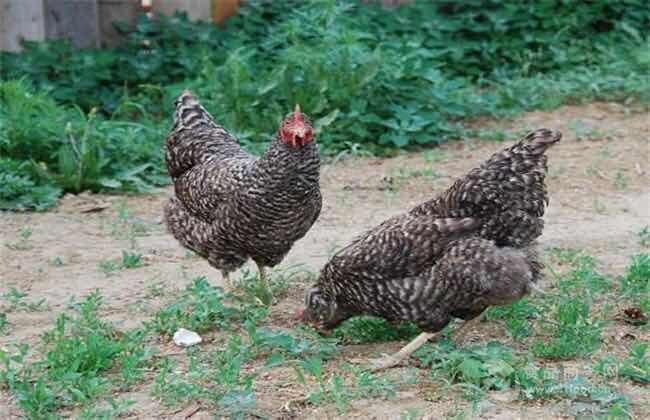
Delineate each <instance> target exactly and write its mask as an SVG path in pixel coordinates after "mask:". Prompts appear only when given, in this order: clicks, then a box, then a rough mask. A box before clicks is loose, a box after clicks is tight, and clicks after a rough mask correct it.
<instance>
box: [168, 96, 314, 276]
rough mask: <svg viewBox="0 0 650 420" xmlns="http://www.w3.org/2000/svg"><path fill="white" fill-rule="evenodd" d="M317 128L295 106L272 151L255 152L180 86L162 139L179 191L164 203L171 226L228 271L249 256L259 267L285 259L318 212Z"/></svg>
mask: <svg viewBox="0 0 650 420" xmlns="http://www.w3.org/2000/svg"><path fill="white" fill-rule="evenodd" d="M313 135H314V133H313V129H312V127H311V125H310V123H309V120H308V119H307V117H306V116H305V115H304V114H302V113H301V112H300V110H299V108H297V109H296V111H294V112H292V113H291V114H289V115H287V117H286V118H285V119H284V121H283V122H282V123H281V125H280V127H279V129H278V132H277V133H276V134H275V135H274V137H273V139H272V141H271V144H270V145H269V147H268V149H267V151H266V152H265V153H264V154H263V155H262V156H260V157H256V156H252V155H250V154H249V153H247V152H246V151H245V150H243V149H242V148H241V146H240V145H239V143H238V141H237V139H236V138H235V137H234V136H233V135H232V134H230V133H229V132H228V131H226V129H225V128H223V127H221V126H220V125H218V124H216V123H215V122H214V120H213V119H212V117H211V116H210V114H208V112H207V111H206V110H205V109H204V108H203V107H202V106H201V105H200V103H199V102H198V100H197V99H196V98H195V97H194V96H193V95H192V94H191V93H190V92H188V91H185V92H183V93H182V94H181V95H180V97H179V98H178V99H177V101H176V112H175V118H174V126H173V127H172V130H171V132H170V134H169V136H168V138H167V141H166V147H165V159H166V164H167V168H168V170H169V174H170V176H171V178H172V180H173V182H174V191H175V196H174V197H172V198H171V199H170V201H169V202H168V203H167V205H166V206H165V209H164V219H165V221H166V224H167V227H168V229H169V231H170V232H171V233H172V235H173V236H174V237H175V238H176V239H177V240H178V241H179V242H180V243H181V244H182V245H183V246H185V247H187V248H189V249H191V250H192V251H194V252H196V253H197V254H199V255H200V256H202V257H204V258H206V259H207V260H208V262H209V263H210V264H211V265H212V266H213V267H215V268H217V269H219V270H222V272H223V273H224V275H227V274H228V273H229V272H231V271H233V270H235V269H237V268H239V267H240V266H241V265H242V264H244V262H246V261H247V260H248V259H249V258H251V259H253V260H254V261H255V262H256V263H257V264H258V265H259V266H260V267H263V266H270V267H272V266H274V265H276V264H278V263H280V262H281V261H282V259H283V258H284V257H285V256H286V254H287V253H288V252H289V250H290V249H291V247H292V246H293V244H294V242H296V241H297V240H299V239H300V238H302V237H303V236H304V235H305V234H306V233H307V231H308V230H309V229H310V228H311V226H312V225H313V224H314V222H315V221H316V219H317V218H318V216H319V214H320V210H321V204H322V199H321V193H320V187H319V169H320V161H319V154H318V145H317V144H316V141H315V139H314V138H313Z"/></svg>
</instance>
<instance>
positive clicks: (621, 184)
mask: <svg viewBox="0 0 650 420" xmlns="http://www.w3.org/2000/svg"><path fill="white" fill-rule="evenodd" d="M614 187H615V188H616V189H617V190H619V191H623V190H625V189H626V188H627V178H626V177H625V174H623V172H621V171H617V172H616V176H615V177H614Z"/></svg>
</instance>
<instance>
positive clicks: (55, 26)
mask: <svg viewBox="0 0 650 420" xmlns="http://www.w3.org/2000/svg"><path fill="white" fill-rule="evenodd" d="M45 36H46V37H47V38H48V39H69V40H70V42H72V45H74V46H75V47H77V48H86V47H99V44H100V38H99V13H98V7H97V0H45Z"/></svg>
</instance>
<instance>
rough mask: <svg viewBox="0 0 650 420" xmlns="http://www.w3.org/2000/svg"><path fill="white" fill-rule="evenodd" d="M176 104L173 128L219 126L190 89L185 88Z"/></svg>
mask: <svg viewBox="0 0 650 420" xmlns="http://www.w3.org/2000/svg"><path fill="white" fill-rule="evenodd" d="M174 104H175V105H176V112H175V113H174V128H173V130H192V129H194V128H196V127H198V126H200V125H207V126H209V127H211V128H217V124H216V123H215V122H214V120H213V119H212V116H211V115H210V114H209V113H208V111H206V110H205V108H203V106H202V105H201V104H200V103H199V101H198V99H196V98H195V97H194V95H192V93H191V92H190V91H189V90H184V91H183V93H181V94H180V96H179V97H178V98H177V99H176V101H175V102H174Z"/></svg>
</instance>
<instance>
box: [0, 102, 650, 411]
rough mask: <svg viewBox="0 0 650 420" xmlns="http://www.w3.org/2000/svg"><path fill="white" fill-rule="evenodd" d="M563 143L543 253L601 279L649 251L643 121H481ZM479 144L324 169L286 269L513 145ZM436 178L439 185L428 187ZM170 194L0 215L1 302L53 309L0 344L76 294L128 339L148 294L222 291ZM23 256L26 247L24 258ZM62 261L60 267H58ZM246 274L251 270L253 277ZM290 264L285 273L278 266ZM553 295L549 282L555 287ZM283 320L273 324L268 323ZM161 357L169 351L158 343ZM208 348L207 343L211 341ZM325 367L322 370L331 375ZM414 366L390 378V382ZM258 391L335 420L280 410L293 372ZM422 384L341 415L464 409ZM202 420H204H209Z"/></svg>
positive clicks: (497, 396)
mask: <svg viewBox="0 0 650 420" xmlns="http://www.w3.org/2000/svg"><path fill="white" fill-rule="evenodd" d="M543 126H545V127H550V128H556V129H559V130H561V131H562V132H563V134H564V137H563V140H562V142H561V143H560V144H559V145H558V146H557V147H555V148H553V149H552V150H551V152H550V153H549V155H550V158H549V177H548V186H549V190H550V196H551V202H550V207H549V209H548V213H547V216H546V221H547V222H546V223H547V224H546V229H545V232H544V235H543V236H542V237H541V240H540V246H541V247H542V248H547V247H568V248H578V249H585V250H586V251H587V252H588V254H589V255H592V256H594V257H596V258H597V259H598V261H599V263H600V264H601V265H600V267H599V269H600V270H601V271H603V272H605V273H608V274H611V275H618V274H620V273H621V271H622V269H623V268H624V267H625V265H626V264H627V263H628V262H629V256H630V255H633V254H634V253H638V252H640V251H645V252H647V248H645V249H644V248H643V247H642V245H641V244H640V242H639V240H638V232H639V231H641V230H642V229H643V228H644V227H645V226H648V225H650V182H649V181H650V156H649V154H650V148H649V146H650V120H649V116H648V114H647V113H644V112H638V111H636V112H629V111H628V110H627V109H625V108H624V106H622V105H620V104H610V103H594V104H589V105H584V106H565V107H563V108H560V109H558V110H556V111H553V112H550V113H549V112H531V113H528V114H525V115H521V116H518V117H517V118H516V119H514V120H509V121H498V122H495V121H482V122H479V123H477V127H481V128H483V129H499V130H505V131H507V132H512V133H514V134H517V135H519V134H521V133H523V132H524V131H526V130H528V129H533V128H539V127H543ZM510 143H511V142H510V141H507V142H495V141H487V140H478V139H467V140H465V141H462V142H453V143H448V144H444V145H442V146H441V147H438V148H435V149H431V150H428V151H423V152H421V153H405V154H403V155H400V156H398V157H395V158H391V159H379V158H359V157H349V158H346V159H343V160H341V161H339V162H337V163H334V164H327V165H324V167H323V169H322V183H321V185H322V191H323V196H324V207H323V211H322V215H321V217H320V219H319V220H318V222H317V223H316V225H315V226H314V227H313V228H312V230H311V231H310V232H309V233H308V234H307V236H306V237H305V238H304V239H303V240H301V241H300V242H299V243H298V244H296V246H295V247H294V249H293V250H292V251H291V253H290V254H289V256H288V257H287V258H286V260H285V262H283V264H282V266H284V267H288V266H294V265H297V264H300V265H302V266H303V267H304V268H305V269H306V270H308V271H311V272H313V273H317V272H318V270H319V268H320V267H321V266H322V265H323V264H324V263H325V262H326V260H327V257H328V255H330V254H331V252H332V251H333V250H334V249H336V248H337V247H340V246H343V245H344V244H346V243H347V242H348V241H350V240H351V239H352V238H353V237H354V236H355V235H356V234H357V233H359V232H360V231H363V230H365V229H367V228H369V227H371V226H373V225H375V224H377V223H379V222H380V221H382V220H384V219H385V218H387V217H389V216H391V215H394V214H397V213H400V212H403V211H405V210H407V209H409V208H410V207H412V206H413V205H415V204H417V203H419V202H421V201H423V200H425V199H428V198H429V197H431V196H432V195H434V194H437V193H439V192H440V191H442V190H443V189H444V188H445V187H446V186H448V185H449V184H451V182H452V181H453V179H454V178H456V177H458V176H460V175H462V174H463V173H464V172H466V171H467V170H468V169H470V168H472V167H473V166H475V165H476V164H478V163H479V162H480V161H482V160H483V159H485V158H486V157H488V156H489V155H490V154H491V153H492V152H494V151H496V150H498V149H500V148H502V147H504V146H506V145H508V144H510ZM431 170H433V173H434V176H433V177H432V176H431ZM171 193H172V191H171V189H170V188H166V189H164V190H161V191H159V192H156V193H153V194H146V195H136V196H124V195H120V196H117V195H91V194H81V195H78V196H66V197H65V198H64V199H63V200H61V202H60V204H59V205H58V206H57V207H56V208H54V209H53V210H51V211H48V212H44V213H25V214H19V213H0V293H4V292H6V291H7V290H8V289H9V288H11V287H15V288H17V289H20V290H23V291H26V292H28V293H29V298H30V299H33V300H38V299H40V298H45V299H46V300H47V305H48V309H47V310H46V311H38V312H30V311H14V312H11V313H9V314H8V317H9V321H10V322H11V323H12V326H13V327H12V329H11V332H10V333H9V335H6V336H0V346H4V347H9V346H11V345H13V344H16V343H29V344H30V345H33V344H35V343H36V342H37V341H38V338H39V334H41V333H42V332H44V331H46V330H48V329H50V328H52V326H53V323H54V320H55V318H56V316H57V315H58V314H59V313H60V312H62V311H64V310H65V309H66V304H67V303H68V302H69V300H70V298H71V297H72V296H76V297H77V298H79V297H82V296H85V295H87V294H88V293H90V292H91V291H93V290H94V289H99V290H100V291H101V293H102V295H103V296H104V297H105V298H106V302H107V306H106V308H105V311H104V313H105V315H106V316H107V317H108V318H109V319H110V320H111V321H113V322H114V323H116V324H117V325H118V326H119V327H120V328H129V327H134V326H137V325H139V324H140V323H141V322H142V321H144V320H146V319H149V318H150V317H151V315H152V314H153V312H154V311H155V310H156V309H157V308H158V307H160V305H162V304H163V303H164V302H165V298H164V296H162V297H161V296H157V295H152V292H151V291H152V290H153V289H155V288H158V289H159V290H160V289H161V290H162V291H163V295H164V294H173V293H174V292H175V291H176V290H178V289H181V288H183V287H184V286H185V285H186V284H187V282H188V281H189V279H190V278H192V277H194V276H197V275H206V276H207V277H208V278H209V280H210V281H211V282H212V283H214V284H220V283H221V282H222V279H221V276H220V274H219V273H218V272H217V271H216V270H214V269H212V268H210V267H209V266H208V264H207V263H206V262H205V261H203V260H201V259H199V258H187V257H186V251H185V250H184V249H182V248H181V247H180V246H179V244H178V243H177V242H176V241H175V240H174V238H173V237H171V235H169V234H168V233H167V232H166V231H165V228H164V226H163V225H162V224H161V209H162V206H163V203H164V202H165V201H166V200H167V198H168V197H169V196H170V194H171ZM124 205H126V206H128V208H130V209H131V210H132V215H133V216H136V217H138V218H139V219H141V221H142V223H143V226H144V227H145V229H144V230H145V231H146V233H145V234H144V235H143V236H138V237H137V238H136V241H137V247H138V248H137V249H138V251H139V252H141V253H143V254H145V256H146V263H145V265H144V266H143V267H140V268H137V269H129V270H122V271H119V272H116V273H114V274H112V275H106V274H105V273H103V272H102V271H101V270H100V269H99V268H98V265H99V264H100V262H101V261H103V260H107V259H117V258H119V257H120V254H121V251H122V250H123V249H128V248H129V246H130V245H131V244H130V243H129V240H128V239H127V238H125V237H124V235H123V234H121V233H123V232H122V229H121V224H120V222H119V218H118V208H119V207H120V206H124ZM24 227H29V228H30V229H31V230H32V235H31V236H30V237H29V238H28V239H27V240H24V241H23V242H22V243H23V244H24V245H25V246H19V247H15V246H13V247H11V246H5V245H6V244H17V243H21V229H23V228H24ZM16 248H18V249H16ZM54 257H60V259H61V260H62V262H63V264H62V265H60V266H57V265H55V264H53V263H52V259H53V258H54ZM249 268H252V267H249ZM281 268H282V267H280V268H278V269H281ZM547 277H548V278H547V280H546V281H547V284H546V285H543V286H550V282H551V281H552V280H551V278H550V276H547ZM305 286H306V285H305V284H303V283H301V284H299V285H297V286H296V288H294V289H293V291H292V292H291V293H290V296H289V297H287V298H286V299H284V300H283V301H281V302H279V303H278V305H277V306H276V307H275V308H274V310H273V316H272V319H274V320H276V321H277V322H278V323H284V322H286V320H288V319H289V318H290V314H291V313H292V312H293V311H294V310H295V309H296V308H297V307H298V306H299V305H300V304H301V295H302V290H303V289H304V287H305ZM274 322H275V321H274ZM647 331H648V330H647V329H642V328H639V327H633V326H630V325H627V324H624V323H614V324H613V325H612V326H610V327H608V328H607V330H606V333H605V337H604V340H605V345H604V346H603V350H602V351H601V355H602V354H604V353H602V352H606V351H612V352H614V353H615V354H620V355H624V354H627V353H629V346H630V344H629V340H626V339H625V337H627V335H631V336H633V337H637V338H638V339H644V340H648V339H649V337H648V332H647ZM472 335H474V336H475V339H476V340H481V341H482V340H500V341H503V342H505V343H506V344H509V345H511V344H512V343H511V342H510V339H508V338H507V336H506V335H505V333H504V331H503V329H502V328H499V327H498V326H495V325H490V323H482V324H481V325H479V326H478V327H476V328H475V329H474V330H473V331H468V336H472ZM402 344H403V343H401V342H389V343H379V344H374V345H359V346H347V347H346V348H345V349H344V350H343V352H342V354H341V356H340V357H339V358H338V359H337V360H336V361H332V362H330V363H331V364H333V365H336V364H337V363H342V362H345V361H346V360H347V361H349V360H352V359H359V358H370V357H371V356H373V355H376V354H377V353H381V352H390V351H394V350H395V349H397V348H399V347H400V345H402ZM162 345H163V346H167V345H168V343H162ZM207 345H209V344H207ZM566 367H567V369H570V370H573V371H578V372H583V373H588V371H589V367H588V364H587V362H586V361H576V362H566ZM326 368H327V366H326ZM406 371H407V368H400V369H394V370H393V371H391V372H389V373H388V375H389V376H391V377H393V378H396V380H397V381H398V383H399V378H400V375H403V374H404V373H405V372H406ZM264 379H265V380H264V381H257V384H256V389H255V391H256V393H257V396H258V399H259V403H258V406H259V408H260V410H261V411H262V412H266V413H268V415H269V416H270V417H272V418H333V417H336V410H335V407H333V406H331V405H323V406H308V405H307V406H305V405H301V404H298V403H297V404H294V405H293V406H289V407H287V408H286V409H283V406H285V405H286V404H285V403H286V402H287V401H288V400H292V399H295V400H299V399H300V398H302V397H304V396H305V395H304V389H303V388H301V387H299V386H297V385H296V384H295V376H294V374H293V372H292V371H291V370H289V369H287V368H283V367H280V368H277V369H274V370H272V371H270V372H269V373H268V374H267V377H265V378H264ZM619 391H620V392H623V393H625V394H626V395H627V396H628V397H629V398H630V400H631V401H632V411H633V413H632V414H633V415H635V416H636V417H638V418H644V417H645V418H648V414H649V411H648V399H649V396H650V393H648V389H647V388H646V389H644V388H642V387H639V386H636V385H634V384H632V383H626V384H625V385H621V386H620V389H619ZM433 394H434V393H433V392H432V391H431V390H430V389H427V387H426V386H424V385H407V384H405V383H402V385H400V388H399V391H398V393H397V396H396V397H395V398H392V399H390V400H386V401H383V400H377V399H368V400H355V401H353V402H352V403H351V406H350V408H349V409H348V412H347V414H346V416H345V418H376V419H379V418H381V419H388V418H391V419H392V418H400V416H401V415H403V414H404V413H406V412H407V410H410V409H413V410H417V411H418V412H419V413H420V414H429V415H431V417H430V418H440V417H443V416H450V415H453V414H454V413H456V410H457V409H458V408H463V407H467V403H466V402H463V401H462V399H458V398H456V397H454V396H453V395H450V396H448V397H447V398H444V397H443V398H440V397H435V398H434V397H432V395H433ZM128 398H134V399H136V400H137V401H138V403H137V404H136V405H135V406H134V407H133V409H132V410H131V414H132V417H131V418H143V419H144V418H183V417H184V416H185V415H188V414H190V413H191V412H192V411H193V410H195V409H196V407H195V406H192V405H190V406H189V407H188V408H186V410H184V411H169V409H166V408H165V407H164V406H163V405H162V404H160V403H159V402H158V401H156V400H155V399H154V398H153V397H151V396H150V394H149V388H148V385H146V384H145V385H143V386H142V387H141V388H140V389H136V390H135V391H133V392H131V393H130V394H129V395H128ZM490 401H491V402H492V403H493V404H494V406H488V407H487V408H485V410H483V409H480V410H479V411H478V413H477V416H480V417H485V418H499V419H505V418H523V417H524V416H527V417H532V416H534V417H536V418H540V419H541V418H562V417H564V416H565V415H568V414H567V413H566V412H565V411H564V410H565V408H564V407H563V406H562V405H561V404H558V403H553V402H549V403H547V404H544V405H542V404H526V403H522V402H520V401H517V400H516V396H515V395H514V394H512V395H510V394H508V393H492V394H491V395H490ZM20 416H21V412H20V409H18V408H17V406H16V404H15V401H14V400H13V397H12V396H11V395H9V394H8V393H6V392H5V391H0V418H4V419H9V418H19V417H20ZM209 417H210V416H209V414H208V413H207V412H204V411H202V410H200V407H199V410H198V411H196V412H195V413H193V417H192V418H194V419H196V418H209Z"/></svg>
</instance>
